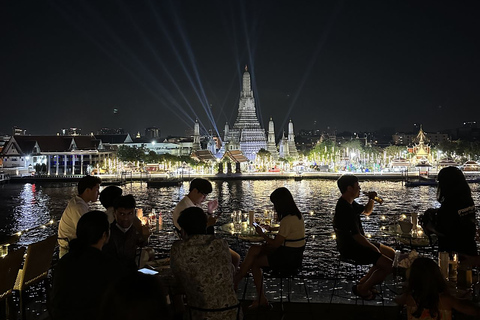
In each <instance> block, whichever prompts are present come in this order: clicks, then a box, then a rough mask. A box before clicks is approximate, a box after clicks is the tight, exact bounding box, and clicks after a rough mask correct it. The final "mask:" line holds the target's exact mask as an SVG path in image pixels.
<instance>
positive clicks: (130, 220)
mask: <svg viewBox="0 0 480 320" xmlns="http://www.w3.org/2000/svg"><path fill="white" fill-rule="evenodd" d="M135 206H136V203H135V198H133V196H132V195H131V194H129V195H126V196H121V197H118V198H117V199H116V200H115V203H114V205H113V207H114V216H115V221H114V222H112V223H111V224H110V240H109V241H108V243H107V244H106V245H105V247H104V248H103V251H104V252H105V253H106V254H107V255H109V256H112V257H114V258H116V259H118V260H119V261H120V262H122V263H123V264H124V266H126V267H127V268H129V269H137V263H136V261H135V257H136V252H137V248H139V247H144V246H145V245H147V241H148V236H149V235H150V231H149V229H148V226H142V225H141V223H140V220H138V218H137V217H136V215H135Z"/></svg>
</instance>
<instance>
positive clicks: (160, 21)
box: [148, 0, 218, 134]
mask: <svg viewBox="0 0 480 320" xmlns="http://www.w3.org/2000/svg"><path fill="white" fill-rule="evenodd" d="M148 4H149V6H150V8H151V9H152V12H153V14H154V16H155V20H156V22H157V25H158V26H159V28H160V30H161V31H162V32H163V34H164V35H165V37H166V38H167V40H168V42H169V44H170V47H171V49H172V50H173V52H174V53H175V57H176V58H177V61H178V62H179V64H180V66H181V67H182V70H183V72H184V73H185V75H186V77H187V79H188V81H189V82H190V85H191V86H192V89H193V90H194V92H195V94H196V95H197V97H198V99H199V101H200V103H201V105H202V107H203V109H204V110H205V113H206V115H207V117H208V119H209V120H210V122H211V124H212V125H213V127H214V128H215V131H216V132H217V134H218V129H217V126H216V124H215V122H214V119H213V116H212V114H211V110H210V108H209V107H208V106H209V104H208V100H207V99H206V96H205V93H204V91H203V88H202V85H201V82H200V83H199V85H200V87H201V88H200V90H201V91H202V92H203V94H201V93H200V92H199V89H198V88H197V85H196V84H195V82H194V81H193V77H192V76H191V75H190V73H189V71H188V69H187V66H186V64H185V62H184V61H183V60H182V58H181V56H182V55H181V54H180V52H179V50H178V48H177V47H176V45H175V43H174V41H173V38H172V36H171V34H170V33H169V32H167V28H166V26H165V25H164V23H163V19H162V17H161V16H160V15H159V14H158V12H157V9H156V8H155V6H154V5H153V4H152V2H151V1H150V0H149V1H148ZM172 11H173V13H174V12H175V11H174V9H172ZM175 18H176V19H175V20H176V24H177V28H178V29H179V30H180V28H181V26H180V25H179V23H178V20H179V19H178V17H176V16H175ZM181 36H182V34H181ZM183 37H185V38H186V36H185V35H183ZM184 46H185V49H186V50H187V52H191V51H192V50H191V48H190V46H189V44H188V43H187V41H186V39H184ZM192 55H193V53H192ZM192 64H193V67H194V68H195V67H196V63H195V60H194V59H193V63H192ZM195 69H196V68H195ZM202 97H204V98H205V99H202ZM197 118H199V117H197ZM199 124H200V127H201V130H202V131H204V132H207V133H208V130H207V128H206V127H205V126H204V125H203V123H202V122H201V121H199Z"/></svg>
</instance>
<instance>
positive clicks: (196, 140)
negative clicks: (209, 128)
mask: <svg viewBox="0 0 480 320" xmlns="http://www.w3.org/2000/svg"><path fill="white" fill-rule="evenodd" d="M200 149H202V146H201V145H200V124H199V123H198V119H197V120H195V125H194V126H193V145H192V150H193V151H197V150H200Z"/></svg>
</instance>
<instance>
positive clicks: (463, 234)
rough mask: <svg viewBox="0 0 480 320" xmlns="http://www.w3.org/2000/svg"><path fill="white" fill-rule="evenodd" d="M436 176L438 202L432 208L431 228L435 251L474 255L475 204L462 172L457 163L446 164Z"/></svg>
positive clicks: (475, 246) (475, 247)
mask: <svg viewBox="0 0 480 320" xmlns="http://www.w3.org/2000/svg"><path fill="white" fill-rule="evenodd" d="M437 179H438V189H437V200H438V202H440V204H441V206H440V208H439V209H438V210H437V212H436V223H435V229H436V233H437V236H438V249H439V251H447V252H453V251H455V252H459V253H464V254H468V255H476V254H477V245H476V242H475V234H476V227H477V226H476V219H475V204H474V202H473V199H472V192H471V190H470V186H469V185H468V183H467V181H466V179H465V176H464V175H463V172H462V171H461V170H460V169H458V168H457V167H446V168H443V169H442V170H440V172H439V173H438V178H437ZM429 210H431V209H429Z"/></svg>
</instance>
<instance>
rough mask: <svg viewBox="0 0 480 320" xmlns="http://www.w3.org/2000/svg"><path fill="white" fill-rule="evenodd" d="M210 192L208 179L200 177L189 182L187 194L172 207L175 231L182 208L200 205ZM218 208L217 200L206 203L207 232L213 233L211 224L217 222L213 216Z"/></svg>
mask: <svg viewBox="0 0 480 320" xmlns="http://www.w3.org/2000/svg"><path fill="white" fill-rule="evenodd" d="M211 192H212V184H211V183H210V181H208V180H206V179H202V178H195V179H193V180H192V181H191V182H190V189H189V192H188V194H187V195H186V196H185V197H184V198H183V199H182V200H180V202H179V203H178V204H177V206H176V207H175V209H173V215H172V217H173V224H174V225H175V228H177V231H178V232H180V229H181V227H180V225H179V224H178V221H177V220H178V217H180V214H181V213H182V211H183V210H185V209H187V208H190V207H201V204H202V202H204V201H205V199H206V198H207V195H208V194H209V193H211ZM217 208H218V201H217V200H211V201H209V202H208V204H207V215H208V220H207V227H208V229H207V232H208V233H210V234H213V233H214V230H213V226H214V225H215V223H216V222H217V218H216V217H215V216H213V213H214V211H215V210H216V209H217Z"/></svg>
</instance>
